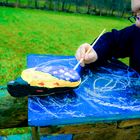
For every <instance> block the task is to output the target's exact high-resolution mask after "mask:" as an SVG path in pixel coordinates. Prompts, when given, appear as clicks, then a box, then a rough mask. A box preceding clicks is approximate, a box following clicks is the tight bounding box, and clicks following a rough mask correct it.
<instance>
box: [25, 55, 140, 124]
mask: <svg viewBox="0 0 140 140" xmlns="http://www.w3.org/2000/svg"><path fill="white" fill-rule="evenodd" d="M76 63H77V61H76V60H75V58H74V57H73V56H52V55H29V56H28V59H27V66H28V68H30V67H34V66H39V65H40V66H42V65H46V66H47V65H57V64H64V65H66V66H68V67H71V68H73V67H74V65H75V64H76ZM78 72H79V73H80V74H81V78H82V83H81V85H80V86H79V87H78V88H77V89H75V90H72V91H69V92H62V93H60V94H53V95H50V96H46V97H29V99H28V124H29V125H31V126H47V125H61V124H63V125H66V124H79V123H94V122H98V121H105V122H108V121H116V120H123V119H134V118H140V75H139V74H138V73H136V72H135V71H134V70H132V69H131V68H130V67H128V66H126V65H124V64H123V63H121V62H119V61H117V60H111V61H108V62H107V63H106V64H105V65H104V66H100V67H94V66H93V68H92V69H91V68H89V67H86V68H84V69H80V68H79V69H78Z"/></svg>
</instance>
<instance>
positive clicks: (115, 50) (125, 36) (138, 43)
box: [94, 25, 140, 73]
mask: <svg viewBox="0 0 140 140" xmlns="http://www.w3.org/2000/svg"><path fill="white" fill-rule="evenodd" d="M94 50H95V51H96V53H97V55H98V60H97V62H102V61H104V60H108V59H111V58H112V57H115V58H124V57H129V58H130V67H132V68H133V69H135V70H136V71H137V72H139V73H140V28H138V27H137V26H136V25H132V26H129V27H126V28H124V29H122V30H119V31H118V30H115V29H113V30H112V31H111V32H107V33H105V34H104V35H102V36H101V38H100V39H99V40H98V41H97V43H96V44H95V46H94Z"/></svg>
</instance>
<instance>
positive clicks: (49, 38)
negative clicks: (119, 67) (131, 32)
mask: <svg viewBox="0 0 140 140" xmlns="http://www.w3.org/2000/svg"><path fill="white" fill-rule="evenodd" d="M129 25H130V23H129V21H128V20H126V19H121V18H116V17H102V16H92V15H82V14H68V13H62V12H50V11H49V12H48V11H43V10H33V9H18V8H6V7H0V61H1V62H0V80H1V81H0V84H1V85H5V84H6V83H7V82H8V81H10V80H13V79H15V78H16V77H17V76H19V75H20V74H21V71H22V70H23V69H25V68H26V57H27V55H28V54H57V55H74V54H75V51H76V49H77V48H78V47H79V46H80V45H81V44H82V43H84V42H88V43H91V42H92V41H93V40H94V39H95V38H96V37H97V36H98V35H99V33H100V32H101V31H102V30H103V28H106V30H107V31H111V29H112V28H116V29H122V28H124V27H126V26H129ZM124 62H126V63H128V62H127V59H125V60H124Z"/></svg>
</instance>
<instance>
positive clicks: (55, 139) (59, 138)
mask: <svg viewBox="0 0 140 140" xmlns="http://www.w3.org/2000/svg"><path fill="white" fill-rule="evenodd" d="M40 140H72V134H66V135H65V134H61V135H50V136H41V138H40Z"/></svg>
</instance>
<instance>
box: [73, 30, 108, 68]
mask: <svg viewBox="0 0 140 140" xmlns="http://www.w3.org/2000/svg"><path fill="white" fill-rule="evenodd" d="M105 30H106V29H104V30H103V31H102V32H101V33H100V35H99V36H98V37H97V39H96V40H95V41H94V42H93V44H92V45H91V47H90V48H89V49H88V50H87V52H86V54H85V55H87V54H88V53H89V52H90V51H91V49H92V48H93V47H94V45H95V44H96V42H97V41H98V40H99V38H100V37H101V36H102V35H103V33H104V32H105ZM83 60H84V59H83V58H81V59H80V61H79V62H78V63H77V64H76V65H75V67H74V68H73V70H76V69H77V68H78V66H79V65H80V63H81V62H82V61H83Z"/></svg>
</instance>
